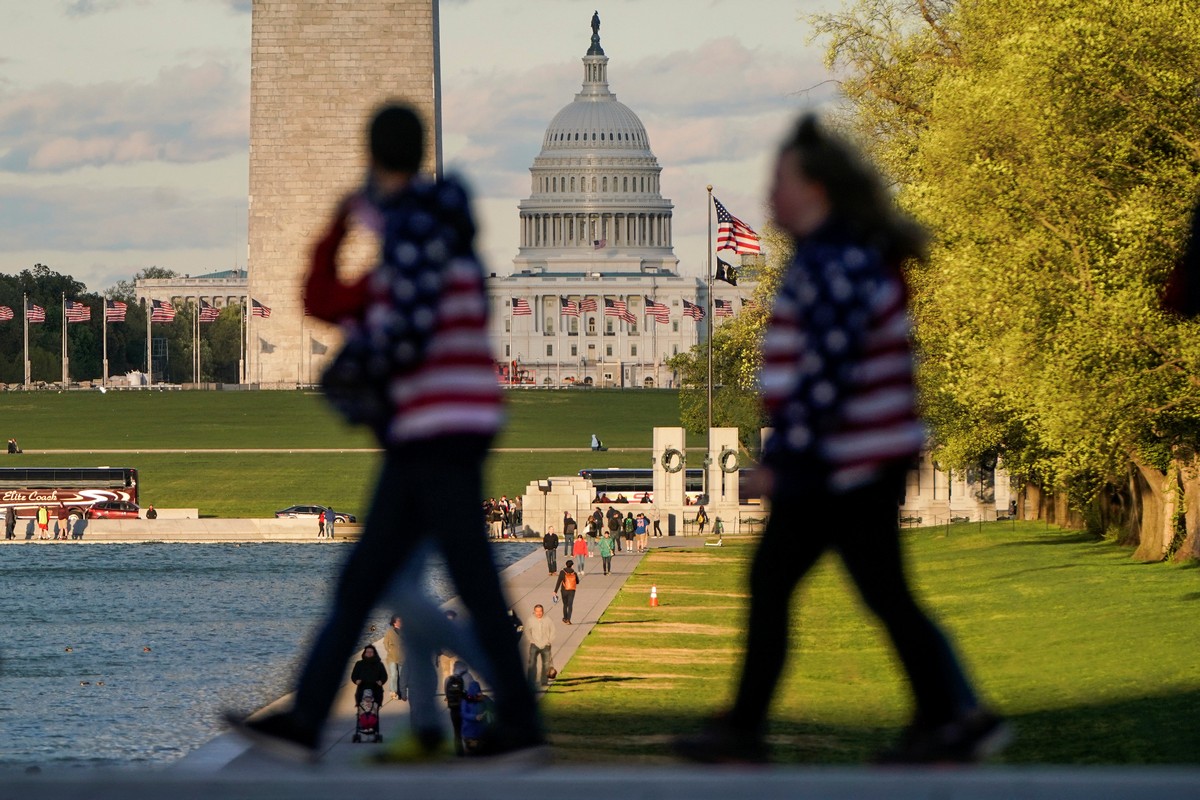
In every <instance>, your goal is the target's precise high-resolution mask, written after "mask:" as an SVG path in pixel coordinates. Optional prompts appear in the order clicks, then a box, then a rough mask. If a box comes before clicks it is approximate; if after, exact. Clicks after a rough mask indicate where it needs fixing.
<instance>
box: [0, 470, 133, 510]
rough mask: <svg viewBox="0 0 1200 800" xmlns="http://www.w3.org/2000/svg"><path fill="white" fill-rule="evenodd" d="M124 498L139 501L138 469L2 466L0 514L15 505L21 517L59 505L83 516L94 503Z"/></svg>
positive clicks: (52, 508) (0, 476)
mask: <svg viewBox="0 0 1200 800" xmlns="http://www.w3.org/2000/svg"><path fill="white" fill-rule="evenodd" d="M109 500H124V501H126V502H130V503H134V504H137V501H138V471H137V470H136V469H130V468H129V467H0V513H3V512H4V511H5V510H6V509H7V508H9V507H11V508H13V509H14V510H15V511H16V513H17V516H18V517H33V516H36V515H37V509H38V507H39V506H46V507H47V508H49V509H50V511H51V514H52V515H53V514H54V512H55V510H56V509H57V508H58V506H59V504H60V503H61V504H62V505H64V506H66V508H67V513H68V514H70V515H72V516H75V517H78V518H82V517H83V515H84V513H85V512H86V511H87V509H88V508H90V507H91V506H92V505H93V504H95V503H102V502H105V501H109Z"/></svg>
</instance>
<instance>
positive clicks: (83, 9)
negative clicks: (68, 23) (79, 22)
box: [63, 0, 122, 17]
mask: <svg viewBox="0 0 1200 800" xmlns="http://www.w3.org/2000/svg"><path fill="white" fill-rule="evenodd" d="M121 5H122V2H121V0H71V2H68V3H64V4H63V12H64V13H65V14H66V15H67V16H68V17H89V16H91V15H92V14H102V13H104V12H106V11H112V10H114V9H116V8H119V7H120V6H121Z"/></svg>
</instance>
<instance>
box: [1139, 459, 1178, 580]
mask: <svg viewBox="0 0 1200 800" xmlns="http://www.w3.org/2000/svg"><path fill="white" fill-rule="evenodd" d="M1133 466H1134V468H1133V469H1131V470H1130V482H1131V487H1130V488H1131V493H1132V495H1133V499H1134V507H1135V508H1136V509H1137V510H1138V511H1139V512H1140V513H1138V520H1137V522H1138V526H1137V527H1138V538H1137V550H1135V551H1134V553H1133V557H1134V558H1136V559H1138V560H1140V561H1161V560H1162V559H1163V557H1164V556H1165V555H1166V554H1167V551H1168V549H1169V548H1170V546H1171V542H1172V540H1173V539H1174V537H1175V530H1174V524H1173V523H1174V518H1175V509H1176V505H1177V503H1178V498H1179V494H1180V493H1179V491H1178V485H1179V470H1178V468H1177V467H1175V466H1174V462H1172V466H1171V467H1170V468H1169V469H1168V471H1167V474H1165V475H1164V474H1163V472H1162V470H1159V469H1155V468H1154V467H1150V466H1146V465H1145V464H1141V463H1138V462H1137V461H1134V464H1133Z"/></svg>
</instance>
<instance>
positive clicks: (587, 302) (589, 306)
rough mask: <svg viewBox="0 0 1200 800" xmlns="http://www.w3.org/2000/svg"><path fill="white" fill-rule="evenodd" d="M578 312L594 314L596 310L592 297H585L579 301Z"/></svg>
mask: <svg viewBox="0 0 1200 800" xmlns="http://www.w3.org/2000/svg"><path fill="white" fill-rule="evenodd" d="M579 310H580V311H592V312H595V310H596V298H594V297H585V298H583V300H581V301H580V302H579Z"/></svg>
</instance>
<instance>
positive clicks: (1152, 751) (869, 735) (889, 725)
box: [546, 523, 1200, 764]
mask: <svg viewBox="0 0 1200 800" xmlns="http://www.w3.org/2000/svg"><path fill="white" fill-rule="evenodd" d="M905 538H906V540H907V543H908V546H909V547H910V550H909V553H910V555H911V558H910V563H911V565H912V572H913V579H914V582H915V584H916V585H917V586H918V587H919V594H920V596H921V598H922V600H923V602H924V603H925V604H926V606H927V607H928V608H929V609H930V610H931V611H933V612H934V614H935V615H936V616H937V617H938V618H939V619H940V620H941V621H942V622H943V623H944V624H945V626H946V627H947V628H948V630H949V631H950V632H951V633H952V635H953V637H954V639H955V641H956V642H957V643H958V645H959V646H960V648H961V652H962V655H963V656H964V660H965V661H966V662H967V663H968V665H969V667H970V672H971V673H972V675H973V676H974V677H975V678H976V680H977V681H978V685H979V687H980V688H981V690H982V692H983V694H984V695H985V697H986V699H987V700H988V701H989V702H991V703H993V704H994V705H995V706H996V707H997V708H999V709H1000V710H1001V711H1002V712H1003V713H1004V714H1006V715H1008V716H1010V717H1011V718H1012V719H1013V721H1014V722H1015V724H1016V727H1017V732H1018V738H1017V740H1016V742H1015V744H1014V745H1013V746H1012V748H1011V749H1010V750H1009V751H1008V752H1007V754H1006V755H1005V756H1004V760H1005V761H1007V762H1009V763H1029V764H1038V763H1045V764H1127V763H1193V764H1194V763H1197V762H1200V751H1197V749H1196V747H1195V733H1196V730H1197V725H1196V720H1197V719H1200V671H1198V670H1197V669H1196V659H1195V656H1196V637H1195V631H1194V630H1193V629H1192V625H1191V622H1190V619H1191V616H1192V615H1193V613H1194V612H1195V609H1196V607H1197V603H1198V602H1200V586H1198V585H1197V576H1198V575H1200V572H1198V570H1197V569H1196V568H1195V567H1194V566H1177V565H1170V564H1150V565H1146V564H1136V563H1133V562H1131V561H1130V559H1129V555H1130V552H1129V550H1127V549H1125V548H1121V547H1117V546H1116V545H1113V544H1111V543H1108V542H1103V541H1097V540H1095V539H1093V538H1092V537H1089V536H1086V535H1082V534H1080V533H1078V532H1074V531H1062V530H1058V529H1049V528H1047V527H1046V526H1044V525H1039V524H1034V523H1018V524H1016V525H1013V524H1011V523H997V524H993V525H985V526H982V529H981V528H980V527H978V526H954V527H952V528H950V532H949V535H947V533H946V528H939V529H937V531H936V532H932V531H929V530H925V531H920V530H916V531H911V532H907V533H906V534H905ZM725 541H726V544H727V545H730V546H727V547H724V548H721V549H716V548H698V549H693V550H687V551H682V552H680V551H675V550H660V551H653V552H652V553H651V554H650V555H649V556H647V557H646V558H645V560H644V561H643V562H642V565H641V567H640V569H639V570H638V571H637V572H636V574H634V575H633V576H632V577H631V578H630V580H629V582H628V583H627V584H626V585H625V587H624V588H623V589H622V591H621V593H620V595H619V596H618V597H617V598H616V600H615V601H614V603H613V604H612V605H611V606H610V607H609V610H608V612H607V613H606V614H605V615H604V617H603V618H602V620H601V622H600V624H599V625H598V626H597V628H596V630H595V632H594V633H593V634H592V635H591V636H589V637H588V639H587V640H586V641H585V642H584V643H583V645H582V646H581V647H580V649H579V651H578V652H577V653H576V655H575V657H574V658H573V659H572V660H571V663H570V667H569V669H568V670H567V671H566V672H564V674H563V676H562V677H561V678H560V679H559V681H558V682H557V684H556V685H555V686H554V687H552V689H551V691H550V693H549V694H548V696H547V703H546V709H547V714H548V720H549V725H550V728H551V731H552V734H553V743H554V745H555V746H556V748H558V749H561V750H562V756H563V759H564V760H565V761H589V760H598V759H602V758H604V759H608V758H611V755H610V753H612V752H613V751H614V750H615V751H617V752H618V753H620V755H619V756H618V760H619V761H621V762H622V763H628V761H629V760H630V759H632V760H645V761H654V760H659V759H665V758H667V747H666V740H667V736H666V734H667V733H669V732H681V731H687V730H692V729H694V728H695V727H697V726H698V724H699V721H700V719H701V718H702V717H703V716H705V715H707V714H711V713H712V712H714V711H716V710H717V709H720V708H723V707H724V706H726V705H727V704H728V703H729V702H730V699H731V696H732V691H733V684H734V676H735V671H736V669H737V668H738V666H739V663H740V658H741V650H740V648H741V636H740V635H739V634H740V631H741V630H742V626H743V625H744V613H745V603H746V596H745V588H744V587H745V578H744V576H745V572H746V569H747V567H748V560H749V557H750V555H751V552H752V549H751V546H750V544H749V543H747V542H739V541H736V540H734V539H732V538H727V539H726V540H725ZM652 584H653V585H656V586H657V588H658V595H659V598H660V601H661V605H660V606H659V607H658V608H649V607H648V601H647V598H648V597H649V592H650V586H651V585H652ZM791 638H792V657H791V659H790V661H789V666H788V671H787V673H786V676H785V679H784V681H783V683H782V685H781V687H780V690H779V692H778V694H777V696H776V702H775V706H774V721H773V724H772V727H771V741H772V744H773V746H774V747H775V749H776V750H777V755H779V756H780V757H781V760H784V761H790V762H798V763H855V762H862V761H863V760H865V759H867V758H869V757H870V755H871V754H872V753H873V752H875V751H876V750H878V749H880V748H882V747H883V746H884V745H885V744H887V743H888V742H890V741H891V740H892V739H893V738H894V737H895V735H896V734H897V732H898V730H899V728H900V727H901V726H902V725H904V724H905V722H906V721H907V718H908V714H909V711H910V709H909V698H908V696H907V688H906V684H905V683H904V681H903V680H902V679H901V677H900V675H899V674H898V672H897V665H896V663H895V662H894V660H893V658H892V655H891V651H890V648H889V646H888V644H887V642H886V640H885V638H884V637H883V636H882V634H881V631H880V630H879V629H878V627H877V626H876V624H875V623H874V620H873V618H870V617H869V616H867V615H865V614H864V612H863V610H862V608H861V606H860V603H859V601H858V599H857V596H856V595H855V594H854V593H853V590H852V588H850V587H849V584H848V581H847V579H846V578H845V576H844V573H843V571H842V569H841V566H840V564H838V563H837V562H836V561H835V560H829V559H826V560H825V561H824V562H822V563H821V565H819V567H818V569H817V570H816V571H815V573H814V575H813V576H812V577H811V578H810V580H809V582H808V583H806V584H805V585H804V586H803V587H802V589H801V591H800V592H799V593H798V594H797V596H796V600H795V602H794V614H793V627H792V631H791ZM597 742H603V746H597V744H596V743H597Z"/></svg>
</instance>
